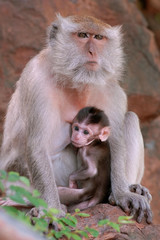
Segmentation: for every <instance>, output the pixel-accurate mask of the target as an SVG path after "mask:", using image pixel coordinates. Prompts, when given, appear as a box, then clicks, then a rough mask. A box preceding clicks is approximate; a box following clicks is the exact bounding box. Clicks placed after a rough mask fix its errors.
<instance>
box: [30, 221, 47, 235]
mask: <svg viewBox="0 0 160 240" xmlns="http://www.w3.org/2000/svg"><path fill="white" fill-rule="evenodd" d="M33 221H34V222H36V224H35V228H36V229H37V230H39V231H41V232H47V231H48V223H47V221H46V220H45V219H42V218H33Z"/></svg>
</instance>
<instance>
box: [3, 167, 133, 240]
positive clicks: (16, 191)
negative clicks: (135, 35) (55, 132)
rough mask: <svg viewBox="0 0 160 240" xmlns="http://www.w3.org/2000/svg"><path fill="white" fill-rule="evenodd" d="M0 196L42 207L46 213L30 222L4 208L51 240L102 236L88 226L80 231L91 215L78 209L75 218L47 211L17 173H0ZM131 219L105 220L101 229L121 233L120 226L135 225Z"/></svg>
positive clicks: (20, 213)
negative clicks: (81, 221) (80, 220)
mask: <svg viewBox="0 0 160 240" xmlns="http://www.w3.org/2000/svg"><path fill="white" fill-rule="evenodd" d="M8 183H9V184H8ZM16 184H18V185H16ZM0 196H1V197H3V198H4V199H10V200H12V201H14V202H15V203H17V204H19V205H23V206H27V205H28V203H30V204H32V205H33V206H34V207H38V208H39V207H40V208H41V209H42V211H43V214H42V215H41V217H40V218H36V217H32V218H30V217H29V216H28V215H26V213H25V212H24V211H21V210H18V209H17V208H15V207H11V206H4V207H2V206H1V208H3V209H4V210H5V211H6V212H7V213H8V214H10V215H12V216H14V217H15V218H17V219H18V220H20V221H23V222H24V223H25V224H27V225H29V226H30V227H32V228H34V229H36V230H38V231H39V232H41V233H42V234H44V235H45V236H46V237H47V238H48V239H50V240H53V239H59V238H61V237H62V236H65V237H66V238H67V239H75V240H81V239H82V237H85V238H86V239H87V238H89V234H90V235H92V236H93V237H97V236H98V234H99V232H98V231H97V230H95V229H94V228H89V227H88V226H86V227H85V228H84V229H83V230H80V229H78V227H77V217H78V216H80V217H90V215H89V214H86V213H82V212H80V210H79V209H76V210H75V213H74V214H72V215H71V214H69V213H67V214H66V216H65V217H57V214H58V213H59V211H58V210H57V209H53V208H50V209H48V206H47V203H46V202H45V201H44V200H43V199H41V198H40V197H39V196H40V193H39V192H38V191H37V190H31V188H30V182H29V180H28V179H27V178H26V177H22V176H20V175H19V174H18V173H16V172H9V173H6V172H5V171H2V170H0ZM130 219H131V217H126V216H125V217H124V216H122V217H119V218H118V223H114V222H111V221H109V220H108V219H104V220H101V221H99V223H98V226H103V225H108V226H110V227H112V228H114V229H115V230H116V231H118V232H120V226H121V224H126V223H133V222H132V221H130ZM52 223H55V224H56V225H57V226H58V227H57V229H56V230H55V229H53V227H49V224H52Z"/></svg>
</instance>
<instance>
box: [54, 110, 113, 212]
mask: <svg viewBox="0 0 160 240" xmlns="http://www.w3.org/2000/svg"><path fill="white" fill-rule="evenodd" d="M109 135H110V127H109V120H108V117H107V116H106V115H105V113H104V112H103V111H102V110H100V109H97V108H95V107H85V108H83V109H81V110H80V111H79V112H78V114H77V115H76V117H75V118H74V120H73V124H72V135H71V142H72V144H73V145H74V146H75V147H76V148H77V150H78V152H77V161H78V166H79V168H78V170H76V171H74V172H73V173H72V174H71V175H70V176H69V187H58V192H59V196H60V201H61V203H63V204H65V205H67V206H68V210H69V211H73V210H74V209H76V208H79V209H85V208H88V207H92V206H95V205H96V204H97V203H100V202H102V201H103V200H104V198H106V197H107V196H108V197H109V194H110V173H111V169H110V150H109V144H108V141H107V139H108V137H109ZM77 181H78V185H79V187H80V188H78V189H77V186H78V185H77Z"/></svg>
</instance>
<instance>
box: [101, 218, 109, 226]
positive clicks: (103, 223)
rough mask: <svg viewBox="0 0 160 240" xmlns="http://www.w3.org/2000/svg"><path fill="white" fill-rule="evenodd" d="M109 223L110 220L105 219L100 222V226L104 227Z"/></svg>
mask: <svg viewBox="0 0 160 240" xmlns="http://www.w3.org/2000/svg"><path fill="white" fill-rule="evenodd" d="M108 223H109V220H108V219H103V220H100V221H99V222H98V226H103V225H106V224H108Z"/></svg>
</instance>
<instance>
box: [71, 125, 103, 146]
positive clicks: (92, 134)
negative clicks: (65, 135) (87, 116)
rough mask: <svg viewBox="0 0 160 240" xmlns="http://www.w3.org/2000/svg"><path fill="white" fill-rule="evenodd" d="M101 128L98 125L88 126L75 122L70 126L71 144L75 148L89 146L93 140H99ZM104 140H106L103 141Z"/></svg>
mask: <svg viewBox="0 0 160 240" xmlns="http://www.w3.org/2000/svg"><path fill="white" fill-rule="evenodd" d="M101 134H102V128H100V126H99V124H88V125H86V124H85V123H83V122H82V123H78V122H75V123H73V125H72V136H71V142H72V144H73V145H74V146H75V147H78V148H80V147H83V146H86V145H89V144H90V143H91V142H93V141H94V140H95V139H101ZM105 140H106V139H105Z"/></svg>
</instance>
